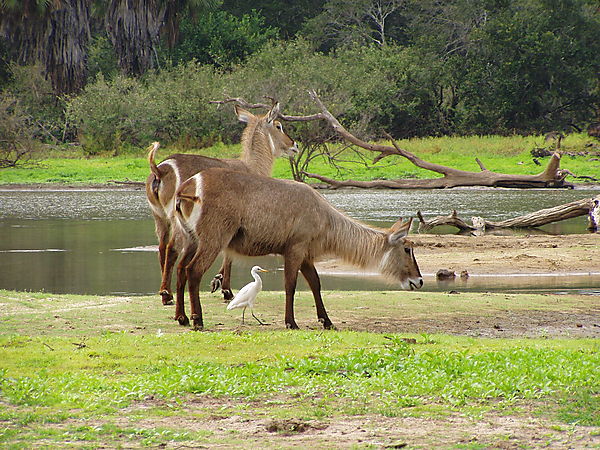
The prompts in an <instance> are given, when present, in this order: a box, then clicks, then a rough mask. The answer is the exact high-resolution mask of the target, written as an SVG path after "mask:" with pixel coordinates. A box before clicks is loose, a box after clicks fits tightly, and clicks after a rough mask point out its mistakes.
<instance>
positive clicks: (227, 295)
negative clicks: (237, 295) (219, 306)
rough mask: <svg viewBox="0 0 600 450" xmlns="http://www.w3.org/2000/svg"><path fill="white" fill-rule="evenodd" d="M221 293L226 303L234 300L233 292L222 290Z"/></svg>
mask: <svg viewBox="0 0 600 450" xmlns="http://www.w3.org/2000/svg"><path fill="white" fill-rule="evenodd" d="M221 293H222V294H223V298H224V299H225V301H226V302H229V301H231V300H233V292H231V289H222V290H221Z"/></svg>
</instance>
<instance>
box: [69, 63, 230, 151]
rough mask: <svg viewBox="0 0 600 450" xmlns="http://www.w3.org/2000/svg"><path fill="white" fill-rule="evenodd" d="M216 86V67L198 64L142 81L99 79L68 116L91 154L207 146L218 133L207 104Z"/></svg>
mask: <svg viewBox="0 0 600 450" xmlns="http://www.w3.org/2000/svg"><path fill="white" fill-rule="evenodd" d="M218 82H219V80H218V77H217V76H216V74H215V73H214V71H213V69H211V68H210V67H207V66H200V65H198V64H196V63H194V62H192V63H188V64H186V65H181V66H177V67H175V68H172V69H168V70H163V71H162V72H159V73H151V74H148V75H147V76H146V77H145V78H143V79H133V78H127V77H125V76H122V75H119V76H116V77H115V78H114V79H113V80H111V81H108V80H106V79H105V78H104V77H103V76H102V75H99V76H98V77H97V79H96V81H95V82H94V83H91V84H89V85H88V86H86V88H85V89H84V91H83V92H82V93H81V94H80V95H79V96H77V97H74V98H72V99H71V100H70V101H69V103H68V107H67V117H68V119H69V121H70V122H71V123H72V124H73V125H74V126H75V127H77V129H78V135H79V139H80V141H81V143H82V145H83V146H84V150H85V151H86V152H88V153H89V154H96V153H99V152H101V151H106V150H111V151H114V152H118V151H119V149H120V147H121V146H122V145H125V144H127V145H134V146H145V145H147V144H148V143H149V142H150V141H153V140H159V141H161V142H163V143H167V144H168V143H173V142H175V141H178V142H179V143H184V142H186V143H188V145H193V146H197V145H203V144H205V143H211V142H214V140H215V139H216V138H215V136H218V135H219V117H218V115H216V114H215V113H214V107H211V106H210V105H209V104H208V101H209V100H210V99H211V98H212V93H213V92H214V91H215V90H216V89H217V86H218Z"/></svg>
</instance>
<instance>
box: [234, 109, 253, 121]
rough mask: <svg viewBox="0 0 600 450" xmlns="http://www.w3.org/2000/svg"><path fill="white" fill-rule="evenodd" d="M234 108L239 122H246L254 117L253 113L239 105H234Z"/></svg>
mask: <svg viewBox="0 0 600 450" xmlns="http://www.w3.org/2000/svg"><path fill="white" fill-rule="evenodd" d="M234 108H235V113H236V115H237V116H238V120H239V121H240V122H245V123H248V122H250V120H251V119H252V118H254V117H255V116H254V114H252V113H251V112H250V111H246V110H245V109H244V108H242V107H241V106H238V105H235V106H234Z"/></svg>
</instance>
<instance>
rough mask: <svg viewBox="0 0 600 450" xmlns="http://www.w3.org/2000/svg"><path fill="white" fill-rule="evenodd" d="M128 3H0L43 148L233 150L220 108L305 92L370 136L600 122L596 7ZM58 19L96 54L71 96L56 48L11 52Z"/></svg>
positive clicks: (390, 0)
mask: <svg viewBox="0 0 600 450" xmlns="http://www.w3.org/2000/svg"><path fill="white" fill-rule="evenodd" d="M100 3H102V2H100ZM175 4H176V5H175ZM32 5H33V6H32ZM78 5H79V6H78ZM123 5H124V4H122V3H121V2H120V0H111V1H110V2H109V6H106V5H105V7H101V6H102V5H100V4H98V5H96V4H95V3H94V2H92V8H91V9H90V10H89V11H87V10H86V11H83V12H78V11H70V10H69V8H71V9H73V8H77V7H81V4H80V3H79V1H76V0H73V1H72V2H64V3H61V2H48V3H44V2H41V3H40V2H34V1H33V0H32V1H26V2H9V1H6V0H4V1H1V2H0V9H1V10H2V12H3V15H0V16H1V17H2V19H0V35H2V36H3V38H2V39H0V82H1V83H2V85H0V86H1V92H2V93H1V95H2V97H3V98H16V99H18V100H19V105H20V108H21V109H23V113H25V114H27V115H28V116H29V117H30V118H31V119H32V121H33V123H36V124H37V125H38V128H39V130H38V131H37V133H36V135H35V138H36V139H38V140H39V141H42V142H45V143H54V144H56V143H59V142H77V143H80V144H82V145H83V146H84V149H85V150H86V151H87V152H88V153H90V154H95V153H98V152H101V151H105V150H110V151H114V152H115V153H118V152H119V151H121V149H122V148H124V147H127V146H145V145H146V143H147V142H148V141H150V140H155V139H159V140H161V141H162V142H164V143H165V144H175V145H179V146H182V147H198V146H205V145H209V144H212V143H214V142H216V141H223V142H231V141H235V140H236V139H237V138H238V137H239V136H238V133H239V127H235V126H233V125H234V117H233V115H232V114H231V112H230V111H229V110H228V108H218V107H216V106H214V105H210V104H208V103H207V102H208V101H209V100H212V99H222V98H223V97H225V96H235V97H237V96H242V97H245V98H246V99H247V100H249V101H252V102H255V101H263V97H264V96H265V95H268V96H273V97H275V98H277V99H278V100H279V101H280V102H281V103H282V104H283V108H284V111H285V112H286V113H288V114H304V113H312V112H315V106H314V105H313V104H311V102H310V100H309V99H308V96H307V94H306V91H307V89H309V88H313V89H316V90H317V91H318V92H319V93H320V95H321V97H322V98H323V100H324V101H325V102H326V103H327V105H328V107H330V109H331V111H332V112H333V113H334V114H336V115H337V116H338V117H339V118H340V119H341V120H342V121H343V122H344V124H345V125H346V126H347V127H348V128H350V129H351V130H352V131H354V132H356V133H359V134H361V135H362V136H363V137H366V138H377V137H381V136H382V131H383V130H385V131H387V132H389V133H391V134H392V135H393V136H394V137H397V138H408V137H414V136H441V135H470V134H512V133H521V134H530V133H541V132H547V131H550V130H561V131H574V129H576V128H585V127H586V126H588V125H589V124H590V123H593V122H594V121H597V120H600V117H598V114H599V113H598V111H599V104H600V100H599V99H600V79H599V75H598V74H599V73H600V40H598V39H597V37H598V36H599V35H600V10H599V8H598V6H597V4H596V3H595V2H594V1H592V0H561V1H550V0H516V1H512V2H506V1H503V0H474V1H463V0H453V1H451V2H438V1H436V0H424V1H414V0H405V1H400V0H305V1H302V2H294V5H293V7H289V5H287V4H284V3H282V2H280V1H276V0H261V1H259V2H250V1H239V2H230V1H224V2H223V3H217V2H211V1H179V2H174V3H173V4H171V3H168V5H167V2H155V3H152V5H153V6H152V8H154V9H149V10H148V11H145V12H146V13H147V14H148V17H151V18H160V17H162V18H163V22H160V23H161V24H162V25H157V24H156V23H154V22H152V23H149V24H147V25H144V24H143V23H139V22H135V21H133V19H134V18H136V17H138V16H139V15H140V14H141V13H142V12H144V11H131V10H127V9H126V8H125V9H124V6H123ZM34 6H35V7H34ZM33 7H34V9H33V10H32V9H31V8H33ZM163 7H164V8H163ZM28 8H29V9H28ZM60 8H63V9H62V10H61V9H60ZM139 8H141V6H140V7H139ZM148 8H150V6H148ZM161 8H162V9H161ZM169 8H175V9H169ZM67 10H69V11H67ZM32 11H34V12H35V13H32ZM109 12H110V16H108V15H107V14H109ZM61 13H64V14H67V13H69V14H70V15H68V18H69V20H71V21H72V22H76V23H77V26H73V33H75V32H77V33H79V34H74V35H73V36H75V37H77V36H79V35H80V34H81V30H82V29H85V28H86V27H87V28H89V30H90V31H89V33H90V34H89V36H86V37H85V39H84V38H83V37H82V38H81V42H78V45H79V47H76V48H83V49H85V50H82V51H79V53H82V52H83V55H80V54H79V53H78V52H74V53H75V54H77V58H78V59H77V61H76V62H74V63H73V67H75V68H76V67H79V65H80V64H81V61H85V71H84V72H82V73H78V75H77V76H78V77H82V78H81V80H85V81H84V82H82V83H80V84H82V86H83V87H82V88H81V89H74V88H72V85H73V83H71V84H69V86H71V88H69V89H67V87H61V85H60V79H56V78H54V77H53V73H56V70H55V68H53V67H51V64H54V63H57V64H58V63H59V62H56V61H54V60H53V61H52V62H48V58H40V57H36V56H35V55H36V54H41V53H43V51H44V49H45V47H43V48H41V53H40V49H39V48H38V51H37V53H36V52H35V51H33V50H32V51H31V52H30V53H31V54H20V53H19V52H17V51H16V50H15V47H14V45H11V44H14V43H15V42H25V43H27V44H28V46H29V47H27V48H31V49H35V48H36V47H35V45H41V44H40V42H45V41H44V40H43V39H41V38H40V36H38V35H36V34H35V31H34V30H38V29H39V30H46V31H45V32H47V30H48V29H53V28H52V27H55V28H56V29H58V27H59V26H60V27H62V28H60V29H61V30H62V31H61V32H63V33H65V34H66V35H67V36H68V35H69V30H70V28H69V27H68V26H67V25H68V23H70V22H66V23H67V25H65V24H64V23H63V22H61V21H60V20H58V18H60V17H62V16H60V14H61ZM118 14H122V16H123V17H120V19H123V20H124V19H128V20H131V21H132V22H131V23H136V24H137V25H136V26H137V27H139V31H140V33H139V36H140V37H139V38H135V39H139V42H137V43H136V45H131V46H130V49H129V50H128V51H130V52H136V51H137V50H136V49H137V48H139V49H140V50H139V51H140V52H141V53H143V54H141V55H138V56H136V57H133V56H131V55H130V56H127V55H124V53H123V48H121V47H118V46H119V45H120V44H119V40H118V39H117V38H115V36H114V30H110V29H109V28H110V20H107V17H108V18H111V19H114V17H115V15H117V16H118ZM32 20H35V23H34V24H43V26H41V25H40V26H39V27H37V28H36V27H33V26H32V25H34V24H32V23H31V21H32ZM86 20H87V21H88V22H89V23H88V22H85V21H86ZM115 20H116V19H115ZM144 26H146V28H144ZM65 30H66V31H65ZM28 33H29V34H28ZM153 33H154V34H153ZM155 35H156V37H155V38H148V39H146V38H145V37H144V36H146V37H147V36H155ZM136 36H137V35H136ZM42 37H43V36H42ZM130 38H131V37H130ZM145 39H146V40H145ZM64 42H67V41H66V40H65V41H64ZM64 42H63V45H66V44H64ZM83 44H85V45H83ZM44 45H47V42H46V43H45V44H44ZM19 48H25V47H19ZM117 48H118V50H117ZM142 48H143V50H142ZM46 50H47V49H46ZM67 50H68V49H66V50H65V52H63V53H64V54H65V55H69V54H70V53H69V52H68V51H67ZM143 58H147V59H145V60H144V59H143ZM127 61H135V67H126V65H127ZM132 64H133V62H132ZM73 70H75V69H73ZM78 83H79V81H78ZM65 93H66V94H67V95H65ZM294 126H295V127H296V129H295V130H294V132H295V133H297V136H298V137H299V140H301V141H303V140H307V141H310V142H312V143H314V144H315V145H318V144H319V143H320V142H322V141H323V140H325V139H327V138H328V137H330V136H329V133H330V132H329V131H328V130H326V129H323V125H322V124H317V123H311V124H300V125H294Z"/></svg>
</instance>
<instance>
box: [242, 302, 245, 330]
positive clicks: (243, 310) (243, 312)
mask: <svg viewBox="0 0 600 450" xmlns="http://www.w3.org/2000/svg"><path fill="white" fill-rule="evenodd" d="M244 314H246V307H245V306H244V309H242V325H244Z"/></svg>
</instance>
